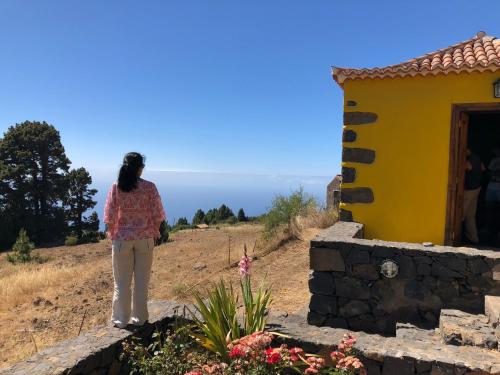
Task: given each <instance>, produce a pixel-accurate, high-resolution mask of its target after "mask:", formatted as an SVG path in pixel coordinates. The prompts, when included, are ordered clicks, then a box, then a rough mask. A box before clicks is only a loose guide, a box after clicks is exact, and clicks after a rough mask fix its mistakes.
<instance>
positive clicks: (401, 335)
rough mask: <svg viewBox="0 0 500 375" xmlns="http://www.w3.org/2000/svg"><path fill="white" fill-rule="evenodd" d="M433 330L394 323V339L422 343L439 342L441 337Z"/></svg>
mask: <svg viewBox="0 0 500 375" xmlns="http://www.w3.org/2000/svg"><path fill="white" fill-rule="evenodd" d="M436 331H438V330H435V329H423V328H419V327H416V326H414V325H413V324H410V323H396V337H397V338H398V339H407V340H413V341H423V342H428V343H431V342H436V341H437V342H439V341H440V339H441V337H440V336H439V333H436Z"/></svg>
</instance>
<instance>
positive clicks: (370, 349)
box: [0, 301, 500, 375]
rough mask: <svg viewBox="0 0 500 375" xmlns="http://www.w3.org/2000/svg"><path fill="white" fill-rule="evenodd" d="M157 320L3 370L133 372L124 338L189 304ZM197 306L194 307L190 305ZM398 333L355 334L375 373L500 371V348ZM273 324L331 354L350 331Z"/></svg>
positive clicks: (166, 320) (164, 322)
mask: <svg viewBox="0 0 500 375" xmlns="http://www.w3.org/2000/svg"><path fill="white" fill-rule="evenodd" d="M149 308H150V317H151V319H150V321H151V323H149V324H147V325H145V326H144V327H141V328H139V329H131V330H120V329H117V328H113V327H109V326H107V327H104V326H100V327H96V328H94V329H92V330H91V331H89V332H87V333H85V334H84V335H81V336H78V337H75V338H73V339H70V340H66V341H63V342H61V343H59V344H57V345H56V346H54V347H52V348H48V349H46V350H43V351H41V352H39V353H38V354H36V355H35V356H33V357H31V358H29V359H27V360H25V361H22V362H19V363H17V364H15V365H14V366H12V367H10V368H8V369H4V370H0V374H1V375H26V374H30V375H31V374H36V375H49V374H50V375H62V374H92V375H97V374H110V375H115V374H128V373H129V369H128V368H127V367H126V366H125V365H124V364H123V363H121V362H119V361H118V356H119V354H120V348H121V343H122V342H123V341H124V340H127V339H129V338H130V337H132V336H139V337H142V338H145V339H147V338H148V337H150V336H151V333H152V332H153V330H155V329H165V328H166V327H168V326H170V325H171V324H172V323H173V322H175V321H176V320H177V319H179V315H181V316H183V315H184V311H185V306H184V305H182V304H178V303H176V302H171V301H154V302H151V303H150V304H149ZM188 308H190V309H191V310H192V308H193V307H192V306H188ZM403 328H404V330H402V331H401V332H402V334H401V335H400V336H399V335H398V337H383V336H379V335H377V334H367V333H364V332H358V333H356V334H355V336H356V339H357V343H356V344H355V349H356V350H357V351H358V352H359V357H360V358H361V359H362V361H363V363H364V364H365V366H366V367H367V369H368V374H369V375H381V374H382V375H394V374H398V375H416V374H419V375H458V374H460V375H462V374H475V375H486V374H500V352H498V351H492V350H485V349H481V348H476V347H460V346H453V345H445V344H442V343H440V342H436V341H433V338H432V335H431V334H429V332H427V331H420V330H418V329H414V328H413V327H411V326H405V327H403ZM268 329H269V330H272V331H275V332H281V333H283V334H285V335H286V336H284V337H282V338H280V339H279V340H281V341H284V342H285V343H286V344H288V345H290V346H300V347H303V348H304V350H306V351H307V352H308V353H317V354H321V355H323V356H325V357H328V354H329V353H330V352H331V351H332V350H334V349H335V348H336V344H338V342H339V341H340V339H341V338H342V336H343V335H344V334H345V333H347V331H346V330H345V329H339V328H328V327H322V328H319V327H314V326H310V325H309V324H308V323H307V317H306V314H305V313H303V314H301V313H299V314H294V315H289V314H287V313H286V312H277V311H271V313H270V314H269V319H268Z"/></svg>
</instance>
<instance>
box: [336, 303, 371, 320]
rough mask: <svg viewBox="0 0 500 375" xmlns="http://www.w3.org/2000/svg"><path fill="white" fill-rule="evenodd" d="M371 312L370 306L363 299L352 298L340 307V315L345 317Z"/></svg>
mask: <svg viewBox="0 0 500 375" xmlns="http://www.w3.org/2000/svg"><path fill="white" fill-rule="evenodd" d="M370 312H371V309H370V306H369V305H368V304H366V303H364V302H363V301H358V300H352V301H350V302H348V303H347V304H346V305H345V306H342V307H341V308H340V309H339V315H340V316H343V317H345V318H351V317H353V316H358V315H363V314H368V313H370Z"/></svg>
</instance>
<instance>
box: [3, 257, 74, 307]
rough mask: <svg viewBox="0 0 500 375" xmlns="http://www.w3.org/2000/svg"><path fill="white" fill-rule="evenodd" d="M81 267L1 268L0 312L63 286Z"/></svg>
mask: <svg viewBox="0 0 500 375" xmlns="http://www.w3.org/2000/svg"><path fill="white" fill-rule="evenodd" d="M80 268H81V267H68V268H66V267H64V268H63V267H58V266H56V265H43V266H41V265H33V264H23V265H20V264H18V265H10V266H5V267H3V268H2V273H3V272H5V274H3V275H2V278H1V279H0V311H1V310H7V309H9V308H12V307H14V306H16V305H19V304H21V303H25V302H28V301H30V300H31V299H32V298H33V297H34V296H35V295H36V294H37V293H39V292H40V291H42V290H44V291H45V290H47V289H48V288H53V287H57V286H60V285H62V284H65V283H67V282H68V280H70V279H71V278H73V277H74V276H75V275H76V274H78V272H79V269H80Z"/></svg>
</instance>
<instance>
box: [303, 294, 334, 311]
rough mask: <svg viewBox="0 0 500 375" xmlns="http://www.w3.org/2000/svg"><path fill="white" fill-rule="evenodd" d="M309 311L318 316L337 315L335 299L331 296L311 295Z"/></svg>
mask: <svg viewBox="0 0 500 375" xmlns="http://www.w3.org/2000/svg"><path fill="white" fill-rule="evenodd" d="M309 310H310V311H314V312H316V313H319V314H324V315H326V314H333V315H336V314H337V299H336V298H335V297H332V296H322V295H320V294H313V295H312V296H311V301H310V302H309Z"/></svg>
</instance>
